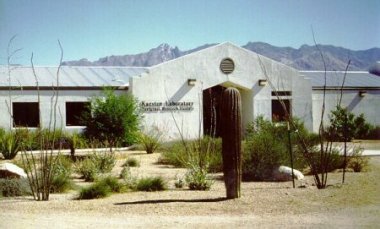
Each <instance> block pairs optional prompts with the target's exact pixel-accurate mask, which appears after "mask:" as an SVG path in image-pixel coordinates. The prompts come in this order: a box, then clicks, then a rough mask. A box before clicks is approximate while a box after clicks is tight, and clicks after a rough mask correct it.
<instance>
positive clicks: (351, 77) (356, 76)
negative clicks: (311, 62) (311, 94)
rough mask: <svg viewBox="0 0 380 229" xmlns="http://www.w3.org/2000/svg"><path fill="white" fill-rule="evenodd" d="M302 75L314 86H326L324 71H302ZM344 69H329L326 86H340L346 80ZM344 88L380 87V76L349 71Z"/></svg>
mask: <svg viewBox="0 0 380 229" xmlns="http://www.w3.org/2000/svg"><path fill="white" fill-rule="evenodd" d="M300 73H301V75H303V76H304V77H305V78H308V79H310V80H311V85H312V87H313V88H319V87H324V85H325V72H324V71H300ZM344 74H345V72H344V71H327V72H326V87H330V88H331V87H333V88H336V87H338V88H340V87H342V84H343V80H344ZM344 88H380V77H379V76H376V75H374V74H371V73H368V72H364V71H363V72H359V71H358V72H356V71H355V72H354V71H352V72H351V71H348V72H347V74H346V79H345V81H344Z"/></svg>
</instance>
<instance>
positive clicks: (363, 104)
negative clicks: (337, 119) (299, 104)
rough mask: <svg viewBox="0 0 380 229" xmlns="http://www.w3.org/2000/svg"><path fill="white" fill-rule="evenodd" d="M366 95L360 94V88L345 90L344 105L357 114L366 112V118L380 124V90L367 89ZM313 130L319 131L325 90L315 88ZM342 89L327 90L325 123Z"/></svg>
mask: <svg viewBox="0 0 380 229" xmlns="http://www.w3.org/2000/svg"><path fill="white" fill-rule="evenodd" d="M366 91H367V94H366V95H365V96H364V97H360V96H359V90H344V91H343V97H342V103H341V106H342V107H347V108H348V110H349V111H351V112H353V113H354V114H356V115H360V114H361V113H363V114H364V116H365V118H366V120H367V121H368V122H369V123H371V124H373V125H380V90H366ZM312 98H313V119H314V121H313V130H314V131H316V132H317V131H318V128H319V124H320V121H321V115H322V104H323V90H313V96H312ZM339 98H340V90H327V91H326V99H325V101H326V105H325V107H326V108H325V113H324V123H325V124H326V125H328V124H329V115H330V114H331V111H332V110H334V109H335V108H336V106H337V104H338V102H339Z"/></svg>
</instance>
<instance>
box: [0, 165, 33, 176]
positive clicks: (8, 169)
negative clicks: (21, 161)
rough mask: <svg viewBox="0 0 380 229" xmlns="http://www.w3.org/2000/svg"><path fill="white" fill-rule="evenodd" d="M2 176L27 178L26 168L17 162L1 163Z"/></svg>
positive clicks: (0, 173) (0, 171) (0, 174)
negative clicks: (19, 165)
mask: <svg viewBox="0 0 380 229" xmlns="http://www.w3.org/2000/svg"><path fill="white" fill-rule="evenodd" d="M0 178H27V175H26V173H25V171H24V169H22V168H20V167H18V166H17V165H15V164H12V163H9V162H5V163H1V164H0Z"/></svg>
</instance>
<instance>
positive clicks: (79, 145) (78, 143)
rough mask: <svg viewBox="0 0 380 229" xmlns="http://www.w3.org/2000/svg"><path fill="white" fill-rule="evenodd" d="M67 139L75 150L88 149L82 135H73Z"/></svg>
mask: <svg viewBox="0 0 380 229" xmlns="http://www.w3.org/2000/svg"><path fill="white" fill-rule="evenodd" d="M69 137H70V138H71V141H72V143H73V147H74V148H75V149H85V148H88V147H89V143H88V141H87V139H86V138H85V137H84V135H83V134H79V133H73V134H71V135H70V136H69Z"/></svg>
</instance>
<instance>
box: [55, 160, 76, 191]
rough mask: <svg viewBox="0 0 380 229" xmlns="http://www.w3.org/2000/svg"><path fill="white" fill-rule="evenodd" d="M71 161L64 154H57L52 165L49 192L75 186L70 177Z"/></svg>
mask: <svg viewBox="0 0 380 229" xmlns="http://www.w3.org/2000/svg"><path fill="white" fill-rule="evenodd" d="M71 173H72V162H71V160H70V159H68V158H67V157H65V156H59V157H58V158H57V160H56V161H55V164H54V165H53V173H52V183H51V188H50V192H52V193H62V192H66V191H67V190H70V189H73V188H74V187H75V185H74V182H73V181H72V179H71Z"/></svg>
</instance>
